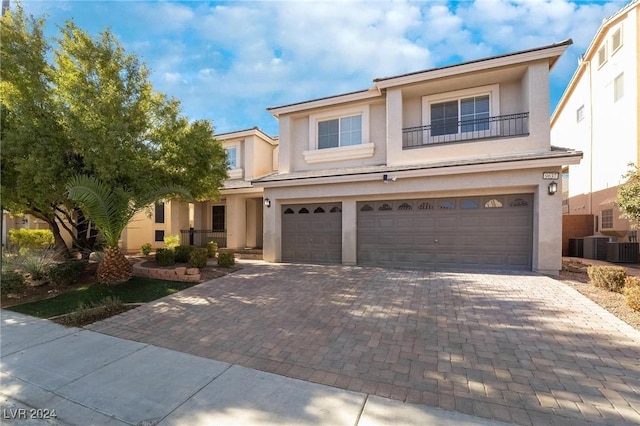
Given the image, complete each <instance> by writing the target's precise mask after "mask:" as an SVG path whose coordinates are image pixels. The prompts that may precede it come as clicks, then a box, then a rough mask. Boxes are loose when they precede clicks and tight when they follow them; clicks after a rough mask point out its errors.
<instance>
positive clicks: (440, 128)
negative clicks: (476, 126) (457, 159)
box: [431, 101, 458, 136]
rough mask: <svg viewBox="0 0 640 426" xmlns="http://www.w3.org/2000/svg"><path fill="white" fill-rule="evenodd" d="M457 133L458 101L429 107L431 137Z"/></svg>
mask: <svg viewBox="0 0 640 426" xmlns="http://www.w3.org/2000/svg"><path fill="white" fill-rule="evenodd" d="M456 133H458V101H449V102H442V103H438V104H432V105H431V136H441V135H452V134H456Z"/></svg>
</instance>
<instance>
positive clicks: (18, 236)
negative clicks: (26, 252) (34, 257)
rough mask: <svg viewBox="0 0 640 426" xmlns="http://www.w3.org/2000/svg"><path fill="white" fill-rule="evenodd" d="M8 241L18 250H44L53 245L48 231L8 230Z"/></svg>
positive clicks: (51, 233)
mask: <svg viewBox="0 0 640 426" xmlns="http://www.w3.org/2000/svg"><path fill="white" fill-rule="evenodd" d="M9 241H10V242H11V244H13V245H16V246H18V248H20V249H34V250H37V249H45V248H48V247H50V246H52V245H53V244H54V243H55V240H54V239H53V232H51V231H50V230H48V229H24V228H19V229H10V230H9Z"/></svg>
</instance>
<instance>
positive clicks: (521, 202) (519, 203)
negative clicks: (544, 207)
mask: <svg viewBox="0 0 640 426" xmlns="http://www.w3.org/2000/svg"><path fill="white" fill-rule="evenodd" d="M509 205H510V206H511V207H527V206H528V205H529V202H528V201H527V200H525V199H523V198H515V199H513V200H511V202H510V203H509Z"/></svg>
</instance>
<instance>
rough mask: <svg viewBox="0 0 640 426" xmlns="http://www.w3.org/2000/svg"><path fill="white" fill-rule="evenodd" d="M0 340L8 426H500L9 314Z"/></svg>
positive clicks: (0, 386) (3, 313) (4, 420)
mask: <svg viewBox="0 0 640 426" xmlns="http://www.w3.org/2000/svg"><path fill="white" fill-rule="evenodd" d="M0 339H1V358H0V380H1V382H0V392H1V393H2V396H3V398H2V400H1V401H0V403H1V405H2V406H1V407H0V408H2V411H1V416H2V417H1V418H0V422H1V423H3V424H20V425H28V424H49V425H55V424H69V425H154V424H160V425H187V424H188V425H211V424H215V425H225V424H242V425H270V424H277V425H287V424H291V425H294V424H295V425H305V424H309V425H311V424H313V425H318V424H327V425H383V424H393V425H414V424H415V425H418V424H419V425H450V424H456V425H489V424H497V423H496V422H495V421H492V422H489V421H487V420H484V419H480V418H476V417H471V416H467V415H464V414H460V413H455V412H449V411H444V410H440V409H437V408H430V407H426V406H421V405H412V404H405V403H402V402H398V401H394V400H390V399H386V398H381V397H378V396H370V395H367V394H365V393H360V392H351V391H346V390H342V389H337V388H333V387H329V386H325V385H320V384H315V383H311V382H306V381H302V380H296V379H291V378H287V377H283V376H279V375H276V374H271V373H265V372H262V371H258V370H252V369H249V368H245V367H240V366H237V365H232V364H227V363H223V362H218V361H214V360H210V359H205V358H200V357H197V356H193V355H189V354H184V353H181V352H176V351H173V350H169V349H163V348H159V347H156V346H153V345H148V344H143V343H138V342H133V341H129V340H124V339H120V338H116V337H111V336H107V335H104V334H100V333H96V332H92V331H89V330H84V329H79V328H65V327H62V326H59V325H57V324H55V323H52V322H50V321H46V320H41V319H36V318H32V317H28V316H25V315H21V314H17V313H14V312H10V311H1V328H0ZM54 412H55V416H56V417H55V418H51V419H46V418H45V417H47V416H49V417H52V416H51V414H53V413H54ZM25 418H26V419H27V420H25Z"/></svg>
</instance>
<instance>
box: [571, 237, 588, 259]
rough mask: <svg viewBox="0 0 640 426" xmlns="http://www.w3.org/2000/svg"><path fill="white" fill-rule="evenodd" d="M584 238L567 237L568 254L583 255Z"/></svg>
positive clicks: (572, 255) (573, 255)
mask: <svg viewBox="0 0 640 426" xmlns="http://www.w3.org/2000/svg"><path fill="white" fill-rule="evenodd" d="M583 253H584V238H569V256H570V257H583Z"/></svg>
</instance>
